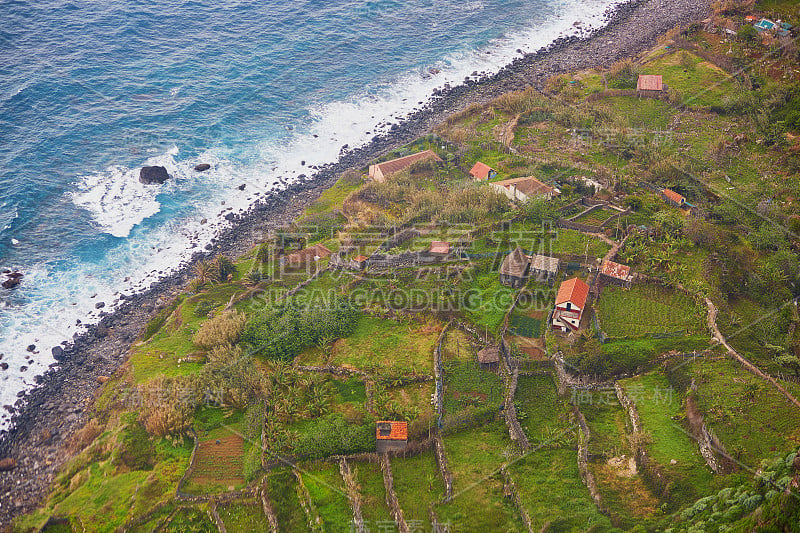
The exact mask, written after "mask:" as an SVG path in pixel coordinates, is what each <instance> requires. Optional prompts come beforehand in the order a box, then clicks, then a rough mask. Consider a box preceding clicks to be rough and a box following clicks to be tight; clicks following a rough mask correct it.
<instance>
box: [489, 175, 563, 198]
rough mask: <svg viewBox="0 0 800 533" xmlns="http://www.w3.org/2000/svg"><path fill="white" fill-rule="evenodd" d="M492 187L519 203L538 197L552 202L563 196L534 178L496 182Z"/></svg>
mask: <svg viewBox="0 0 800 533" xmlns="http://www.w3.org/2000/svg"><path fill="white" fill-rule="evenodd" d="M491 185H492V187H494V188H495V189H496V190H497V191H498V192H501V193H503V194H505V195H506V196H508V199H509V200H517V201H519V202H524V201H526V200H528V199H529V198H536V197H544V198H547V199H548V200H550V199H551V198H552V197H553V196H558V195H559V194H561V191H559V190H558V189H555V188H553V187H551V186H549V185H546V184H544V183H542V182H541V181H539V180H537V179H536V178H534V177H533V176H528V177H527V178H514V179H510V180H503V181H496V182H494V183H492V184H491Z"/></svg>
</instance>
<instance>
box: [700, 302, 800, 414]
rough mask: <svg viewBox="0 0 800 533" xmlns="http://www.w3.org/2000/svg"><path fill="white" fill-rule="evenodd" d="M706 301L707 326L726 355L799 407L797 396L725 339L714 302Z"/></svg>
mask: <svg viewBox="0 0 800 533" xmlns="http://www.w3.org/2000/svg"><path fill="white" fill-rule="evenodd" d="M704 300H705V302H706V307H708V327H709V328H710V329H711V331H712V333H713V335H714V339H716V340H717V342H719V343H720V344H721V345H723V346H724V347H725V349H726V350H728V355H730V356H731V357H733V358H734V359H736V360H737V361H739V362H740V363H741V364H742V366H744V367H745V368H746V369H747V370H749V371H750V372H751V373H753V374H755V375H756V376H758V377H760V378H761V379H764V380H767V381H769V382H770V383H771V384H772V386H773V387H775V388H776V389H777V390H778V391H780V393H781V394H783V395H784V396H785V397H786V398H787V399H788V400H789V401H790V402H792V403H793V404H794V405H795V406H796V407H798V408H800V402H799V401H797V398H795V397H794V396H792V395H791V393H789V391H787V390H786V389H785V388H783V386H781V384H780V383H778V382H777V381H776V380H775V378H773V377H772V376H769V375H767V374H765V373H764V372H762V371H761V370H759V369H758V367H757V366H755V365H754V364H753V363H751V362H750V361H748V360H747V359H745V358H744V357H742V356H741V355H740V354H739V352H737V351H736V350H734V349H733V348H732V347H731V345H730V344H728V341H727V340H725V337H724V336H723V335H722V333H721V332H720V330H719V328H718V327H717V308H716V306H715V305H714V303H713V302H712V301H711V300H709V299H708V298H704Z"/></svg>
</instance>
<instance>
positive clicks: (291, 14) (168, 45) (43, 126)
mask: <svg viewBox="0 0 800 533" xmlns="http://www.w3.org/2000/svg"><path fill="white" fill-rule="evenodd" d="M614 3H618V2H616V1H612V0H531V1H521V0H473V1H469V0H467V1H463V0H461V1H457V0H405V1H402V2H401V1H399V0H377V1H368V2H365V1H327V2H323V1H320V0H311V1H304V0H296V1H291V2H289V1H285V0H262V1H261V2H245V1H233V0H218V1H216V2H211V1H209V0H203V1H169V0H165V1H162V2H144V3H138V2H108V1H102V0H101V1H97V0H94V1H91V2H89V1H80V0H74V1H52V0H42V1H39V2H21V1H5V0H0V20H2V22H3V24H2V25H1V26H0V270H4V269H19V270H20V271H21V272H23V273H24V275H25V277H24V278H23V280H22V283H21V285H20V286H19V287H17V288H15V289H0V354H2V358H0V364H5V365H8V367H7V369H5V370H0V405H2V404H13V402H14V400H15V399H16V396H17V393H18V392H20V391H21V390H24V389H26V388H28V387H31V386H32V385H33V378H34V376H35V375H37V374H40V373H42V372H44V371H45V370H47V367H48V365H50V364H51V363H53V362H54V359H53V358H52V355H51V349H52V347H53V346H57V345H59V344H60V343H62V341H68V340H70V339H72V338H73V335H75V334H76V333H80V332H82V331H83V328H84V327H85V326H86V325H87V324H91V323H93V322H96V321H97V320H98V319H99V317H98V315H99V313H100V312H101V311H102V312H109V311H112V310H113V309H114V306H115V305H116V303H118V302H119V295H120V294H131V293H133V292H136V291H140V290H143V289H145V288H147V287H148V286H149V285H150V283H152V282H153V281H155V280H156V279H158V277H159V276H162V275H166V274H168V273H169V272H171V271H173V270H174V269H176V268H178V267H179V266H180V265H181V263H182V262H184V261H186V260H187V259H188V258H189V257H190V256H191V254H192V253H193V252H194V251H196V250H197V249H198V248H192V247H191V241H194V242H195V243H197V244H196V245H197V246H198V247H199V248H202V246H204V245H205V244H206V243H207V242H208V241H209V240H210V239H211V238H213V237H214V235H215V234H216V233H217V232H218V231H219V229H220V228H221V227H222V226H223V225H224V224H226V223H227V222H226V221H225V220H224V217H223V216H221V214H223V213H230V212H234V213H237V212H240V211H242V210H245V209H246V208H247V207H248V205H250V204H252V203H253V202H254V201H255V200H257V198H258V197H257V195H256V193H257V192H263V191H267V190H271V189H273V188H275V187H280V186H281V184H280V182H281V181H289V182H291V180H292V179H294V178H296V177H297V176H298V175H300V174H303V173H305V174H310V171H309V169H308V167H309V166H310V165H320V164H325V163H330V162H333V161H335V160H336V159H337V158H338V155H339V153H340V150H341V149H342V147H343V146H344V145H348V146H349V147H357V146H360V145H363V144H366V143H367V142H368V141H369V140H370V139H371V138H372V137H373V136H375V135H377V134H380V133H383V132H386V131H388V129H389V127H390V126H391V124H393V123H396V122H398V121H401V120H402V119H403V117H405V116H406V115H408V114H409V113H410V112H411V111H412V110H414V109H415V108H418V107H419V106H420V104H421V103H424V102H425V101H426V100H428V99H429V98H430V95H431V93H432V91H433V90H434V89H436V88H441V87H442V86H443V85H444V84H445V83H449V84H451V85H458V84H460V83H462V82H463V80H464V78H465V77H467V76H470V75H471V74H472V73H473V72H475V71H477V72H484V71H485V72H490V73H491V72H496V71H497V70H499V69H500V68H501V67H502V66H504V65H505V64H507V63H509V62H510V61H511V60H512V59H513V58H514V57H519V55H520V54H519V52H518V50H522V51H524V52H533V51H536V50H538V49H539V48H541V47H542V46H546V45H547V44H549V43H550V42H551V41H552V40H554V39H555V38H557V37H559V36H562V35H564V36H569V35H572V34H574V33H575V32H576V31H578V30H577V29H578V27H579V26H578V25H576V24H575V23H576V22H580V23H581V25H580V26H581V27H582V28H584V29H587V28H590V27H594V28H598V27H600V26H601V25H602V24H603V20H604V17H603V15H604V12H606V11H607V9H608V8H609V7H610V6H612V5H613V4H614ZM198 163H209V164H211V169H210V170H209V171H207V172H203V173H199V172H196V171H194V170H193V168H194V166H195V165H196V164H198ZM143 165H163V166H165V167H166V168H167V169H168V171H169V173H170V175H171V176H172V177H171V179H170V180H168V181H167V182H166V183H165V184H163V185H161V186H145V185H141V184H140V183H139V182H138V172H139V168H141V167H142V166H143ZM242 184H244V185H245V188H244V190H239V186H240V185H242ZM203 219H207V220H208V223H205V224H201V221H202V220H203ZM2 279H5V277H4V276H3V277H2ZM99 302H103V304H104V307H102V309H97V308H96V307H97V304H98V303H99ZM30 345H34V346H35V347H34V348H33V350H32V351H29V350H28V347H29V346H30ZM3 366H4V365H3ZM5 424H7V419H4V420H3V422H2V423H1V424H0V427H4V426H5Z"/></svg>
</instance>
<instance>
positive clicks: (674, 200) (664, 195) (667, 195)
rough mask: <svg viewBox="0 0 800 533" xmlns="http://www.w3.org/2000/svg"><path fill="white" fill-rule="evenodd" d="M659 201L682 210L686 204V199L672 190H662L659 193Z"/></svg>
mask: <svg viewBox="0 0 800 533" xmlns="http://www.w3.org/2000/svg"><path fill="white" fill-rule="evenodd" d="M661 199H662V200H664V201H665V202H667V203H668V204H669V205H672V206H675V207H681V208H682V207H684V205H685V204H686V198H685V197H684V196H683V195H681V194H678V193H676V192H675V191H673V190H672V189H664V190H663V191H661Z"/></svg>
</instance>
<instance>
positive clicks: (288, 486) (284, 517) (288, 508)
mask: <svg viewBox="0 0 800 533" xmlns="http://www.w3.org/2000/svg"><path fill="white" fill-rule="evenodd" d="M266 485H267V492H268V494H269V498H270V501H271V502H272V507H273V508H274V509H275V514H276V515H277V518H278V524H280V526H281V531H290V532H292V533H294V532H295V531H296V532H300V531H307V530H308V525H307V524H306V515H305V513H304V512H303V508H302V507H301V506H300V500H299V499H298V497H297V480H296V479H295V477H294V474H293V473H292V471H291V469H289V468H278V469H275V470H273V471H272V472H270V473H269V474H268V475H267V482H266Z"/></svg>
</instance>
